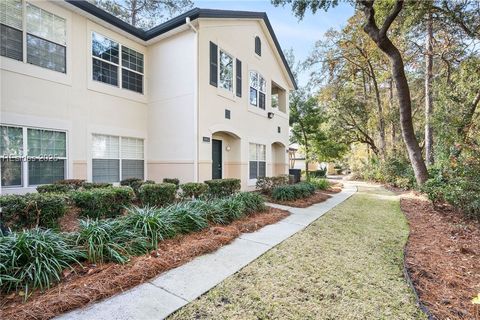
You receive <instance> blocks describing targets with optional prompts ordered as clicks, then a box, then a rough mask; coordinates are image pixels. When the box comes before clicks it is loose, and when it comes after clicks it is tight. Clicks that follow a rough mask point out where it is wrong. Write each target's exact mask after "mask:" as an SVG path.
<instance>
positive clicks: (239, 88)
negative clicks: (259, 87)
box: [236, 59, 242, 97]
mask: <svg viewBox="0 0 480 320" xmlns="http://www.w3.org/2000/svg"><path fill="white" fill-rule="evenodd" d="M236 68H237V71H236V72H237V83H236V85H237V90H236V91H237V97H241V96H242V61H240V60H238V59H237V65H236Z"/></svg>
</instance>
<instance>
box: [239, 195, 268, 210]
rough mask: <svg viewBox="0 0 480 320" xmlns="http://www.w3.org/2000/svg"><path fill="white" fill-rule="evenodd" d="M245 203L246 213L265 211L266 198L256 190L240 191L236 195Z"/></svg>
mask: <svg viewBox="0 0 480 320" xmlns="http://www.w3.org/2000/svg"><path fill="white" fill-rule="evenodd" d="M235 197H236V198H237V199H238V200H240V201H241V202H242V203H243V206H244V210H245V213H247V214H250V213H253V212H260V211H265V210H266V206H265V199H264V198H263V197H262V195H260V194H258V193H256V192H240V193H238V194H237V195H236V196H235Z"/></svg>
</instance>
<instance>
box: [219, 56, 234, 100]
mask: <svg viewBox="0 0 480 320" xmlns="http://www.w3.org/2000/svg"><path fill="white" fill-rule="evenodd" d="M219 66H220V67H219V68H218V70H219V77H218V79H219V83H218V85H219V87H220V88H223V89H225V90H228V91H232V92H233V57H232V56H231V55H229V54H228V53H226V52H225V51H223V50H222V49H220V55H219Z"/></svg>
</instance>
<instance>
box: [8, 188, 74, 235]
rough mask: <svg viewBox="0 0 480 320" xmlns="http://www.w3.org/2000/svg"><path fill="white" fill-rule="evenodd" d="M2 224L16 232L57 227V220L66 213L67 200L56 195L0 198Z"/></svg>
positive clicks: (63, 196)
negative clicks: (26, 229) (24, 229)
mask: <svg viewBox="0 0 480 320" xmlns="http://www.w3.org/2000/svg"><path fill="white" fill-rule="evenodd" d="M0 207H2V217H3V222H4V223H5V224H6V225H7V226H9V227H10V228H12V229H14V230H17V229H22V228H32V227H35V226H40V227H45V228H56V227H58V223H57V220H58V218H60V217H62V216H63V215H64V214H65V212H66V211H67V198H66V196H65V195H63V194H57V193H27V194H25V195H2V196H0Z"/></svg>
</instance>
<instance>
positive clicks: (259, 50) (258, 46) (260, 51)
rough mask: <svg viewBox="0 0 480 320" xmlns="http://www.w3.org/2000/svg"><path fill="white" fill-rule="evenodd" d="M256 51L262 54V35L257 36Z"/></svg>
mask: <svg viewBox="0 0 480 320" xmlns="http://www.w3.org/2000/svg"><path fill="white" fill-rule="evenodd" d="M255 53H256V54H258V55H259V56H261V55H262V42H261V41H260V37H258V36H257V37H255Z"/></svg>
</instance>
